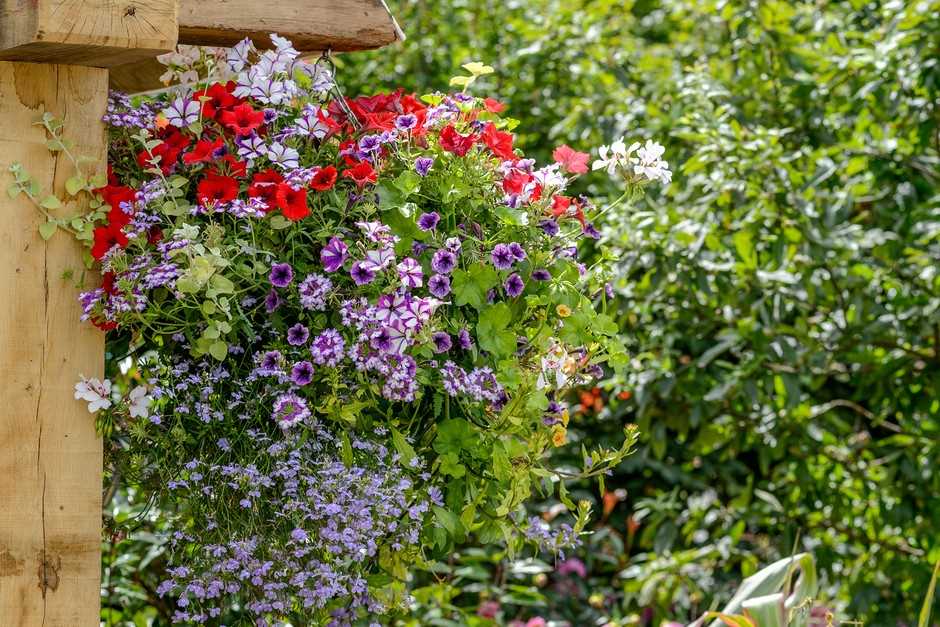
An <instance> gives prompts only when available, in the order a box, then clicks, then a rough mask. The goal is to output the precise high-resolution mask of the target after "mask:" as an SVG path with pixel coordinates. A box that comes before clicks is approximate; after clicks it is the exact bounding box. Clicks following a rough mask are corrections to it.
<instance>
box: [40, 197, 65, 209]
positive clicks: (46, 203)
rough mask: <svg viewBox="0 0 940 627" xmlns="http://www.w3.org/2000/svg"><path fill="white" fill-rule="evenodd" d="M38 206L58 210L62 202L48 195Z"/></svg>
mask: <svg viewBox="0 0 940 627" xmlns="http://www.w3.org/2000/svg"><path fill="white" fill-rule="evenodd" d="M39 205H40V206H41V207H42V208H43V209H58V208H59V207H61V206H62V201H61V200H59V199H58V198H57V197H56V196H53V195H52V194H50V195H48V196H46V197H45V198H43V199H42V202H41V203H39Z"/></svg>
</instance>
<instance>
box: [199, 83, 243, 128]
mask: <svg viewBox="0 0 940 627" xmlns="http://www.w3.org/2000/svg"><path fill="white" fill-rule="evenodd" d="M234 90H235V82H234V81H229V82H228V83H226V84H225V85H223V84H222V83H215V84H213V85H212V86H210V87H209V89H200V90H199V91H197V92H196V93H194V94H193V100H195V101H196V102H202V117H203V118H205V119H209V120H211V119H212V118H214V117H215V116H216V115H217V114H218V113H219V112H221V111H224V110H226V109H230V108H232V107H234V106H235V105H237V104H240V103H241V100H240V99H239V98H236V97H235V96H233V95H232V92H233V91H234ZM204 98H205V100H204Z"/></svg>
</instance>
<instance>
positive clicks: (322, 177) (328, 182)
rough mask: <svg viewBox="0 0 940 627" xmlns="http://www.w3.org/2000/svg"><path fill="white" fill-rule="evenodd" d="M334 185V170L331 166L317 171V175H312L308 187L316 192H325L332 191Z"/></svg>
mask: <svg viewBox="0 0 940 627" xmlns="http://www.w3.org/2000/svg"><path fill="white" fill-rule="evenodd" d="M335 184H336V168H335V167H334V166H331V165H328V166H326V167H325V168H320V169H319V170H317V173H316V174H314V175H313V179H312V180H311V181H310V187H312V188H313V189H315V190H317V191H318V192H325V191H326V190H328V189H332V188H333V185H335Z"/></svg>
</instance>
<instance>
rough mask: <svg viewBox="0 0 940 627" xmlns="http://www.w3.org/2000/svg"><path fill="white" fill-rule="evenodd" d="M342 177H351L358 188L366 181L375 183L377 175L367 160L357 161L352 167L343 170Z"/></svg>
mask: <svg viewBox="0 0 940 627" xmlns="http://www.w3.org/2000/svg"><path fill="white" fill-rule="evenodd" d="M343 177H344V178H348V179H351V180H352V181H353V182H354V183H355V184H356V186H357V187H359V188H360V189H361V188H362V187H364V186H365V185H366V184H367V183H375V181H376V180H378V175H377V174H376V172H375V169H374V168H373V167H372V164H371V163H369V162H368V161H359V162H358V163H356V164H355V165H354V166H353V167H351V168H349V169H347V170H343Z"/></svg>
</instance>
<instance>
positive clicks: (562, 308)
mask: <svg viewBox="0 0 940 627" xmlns="http://www.w3.org/2000/svg"><path fill="white" fill-rule="evenodd" d="M555 312H556V313H557V314H558V316H559V317H560V318H567V317H568V316H570V315H571V307H569V306H568V305H558V306H557V307H555Z"/></svg>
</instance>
